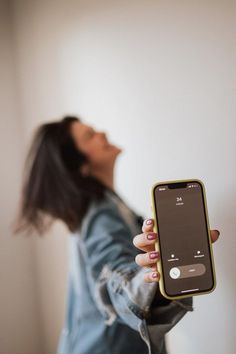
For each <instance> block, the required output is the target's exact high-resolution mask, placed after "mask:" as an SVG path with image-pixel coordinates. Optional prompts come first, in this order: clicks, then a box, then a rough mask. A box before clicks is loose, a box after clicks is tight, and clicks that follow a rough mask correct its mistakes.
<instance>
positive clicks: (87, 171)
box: [80, 164, 90, 176]
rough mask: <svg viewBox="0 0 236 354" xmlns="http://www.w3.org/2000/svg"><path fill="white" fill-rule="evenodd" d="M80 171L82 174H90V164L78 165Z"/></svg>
mask: <svg viewBox="0 0 236 354" xmlns="http://www.w3.org/2000/svg"><path fill="white" fill-rule="evenodd" d="M80 172H81V174H82V175H83V176H89V175H90V166H89V164H84V165H82V166H81V167H80Z"/></svg>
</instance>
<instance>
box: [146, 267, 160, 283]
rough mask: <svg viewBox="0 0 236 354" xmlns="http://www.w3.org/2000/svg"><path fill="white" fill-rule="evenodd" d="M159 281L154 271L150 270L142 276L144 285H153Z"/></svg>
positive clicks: (157, 273)
mask: <svg viewBox="0 0 236 354" xmlns="http://www.w3.org/2000/svg"><path fill="white" fill-rule="evenodd" d="M159 280H160V273H159V272H158V271H156V270H154V271H153V270H151V271H149V272H147V273H145V274H144V281H145V282H146V283H153V282H159Z"/></svg>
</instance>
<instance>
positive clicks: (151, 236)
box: [147, 232, 156, 240]
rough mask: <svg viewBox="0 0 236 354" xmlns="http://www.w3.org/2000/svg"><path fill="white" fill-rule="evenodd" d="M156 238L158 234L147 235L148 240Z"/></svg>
mask: <svg viewBox="0 0 236 354" xmlns="http://www.w3.org/2000/svg"><path fill="white" fill-rule="evenodd" d="M155 238H156V234H155V233H154V232H152V233H150V234H148V235H147V239H148V240H155Z"/></svg>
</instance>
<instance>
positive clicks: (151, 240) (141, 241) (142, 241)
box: [133, 232, 157, 252]
mask: <svg viewBox="0 0 236 354" xmlns="http://www.w3.org/2000/svg"><path fill="white" fill-rule="evenodd" d="M156 241H157V233H155V232H146V233H142V234H139V235H136V236H135V237H134V238H133V244H134V246H135V247H136V248H138V249H140V250H142V251H145V252H150V251H155V242H156Z"/></svg>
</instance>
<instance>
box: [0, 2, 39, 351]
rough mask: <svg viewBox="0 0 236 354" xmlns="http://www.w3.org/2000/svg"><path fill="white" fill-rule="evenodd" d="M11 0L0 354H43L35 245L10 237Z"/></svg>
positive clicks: (0, 134)
mask: <svg viewBox="0 0 236 354" xmlns="http://www.w3.org/2000/svg"><path fill="white" fill-rule="evenodd" d="M8 5H9V4H8V3H7V1H0V51H1V56H0V58H1V59H0V77H1V80H0V111H1V119H0V161H1V168H0V171H1V183H0V208H1V213H0V288H1V290H0V352H1V353H3V354H42V350H41V341H40V339H41V338H40V337H41V335H40V326H39V316H38V312H39V307H38V306H37V305H36V301H37V296H36V272H35V266H34V262H33V253H32V242H31V240H30V239H26V238H23V237H21V236H14V235H13V234H12V232H11V227H12V221H13V215H15V213H16V209H17V203H18V201H19V188H20V179H21V175H22V164H23V159H22V157H23V155H22V152H23V150H22V136H23V135H22V121H21V114H20V105H19V97H18V94H17V72H16V67H15V60H14V59H15V58H14V43H13V40H12V29H11V18H10V11H9V6H8Z"/></svg>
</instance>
